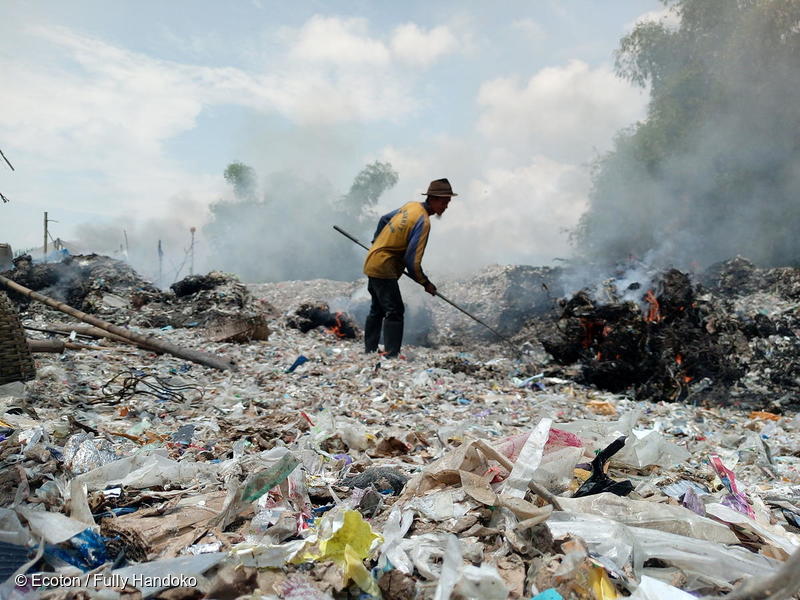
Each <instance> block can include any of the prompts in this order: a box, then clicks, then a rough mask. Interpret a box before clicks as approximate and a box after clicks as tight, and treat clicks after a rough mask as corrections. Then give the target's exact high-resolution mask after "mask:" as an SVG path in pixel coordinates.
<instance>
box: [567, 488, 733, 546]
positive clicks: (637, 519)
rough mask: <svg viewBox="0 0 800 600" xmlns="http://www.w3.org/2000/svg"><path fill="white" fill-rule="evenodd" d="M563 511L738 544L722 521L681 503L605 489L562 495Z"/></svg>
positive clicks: (711, 540)
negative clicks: (582, 494)
mask: <svg viewBox="0 0 800 600" xmlns="http://www.w3.org/2000/svg"><path fill="white" fill-rule="evenodd" d="M559 502H561V506H562V507H563V508H564V510H567V511H569V512H574V513H585V514H593V515H598V516H601V517H607V518H609V519H614V520H615V521H619V522H620V523H624V524H625V525H633V526H636V527H645V528H647V529H658V530H659V531H664V532H667V533H675V534H677V535H685V536H689V537H693V538H696V539H699V540H708V541H710V542H718V543H720V544H736V543H738V541H739V540H738V538H737V537H736V535H735V534H734V533H733V532H732V531H731V530H730V528H728V527H726V526H725V525H723V524H722V523H719V522H717V521H713V520H712V519H707V518H704V517H700V516H698V515H696V514H695V513H693V512H692V511H690V510H689V509H687V508H684V507H682V506H674V505H671V504H660V503H656V502H648V501H647V500H631V499H629V498H625V499H623V498H620V497H619V496H617V495H615V494H612V493H608V492H603V493H602V494H597V495H592V496H587V497H584V498H559Z"/></svg>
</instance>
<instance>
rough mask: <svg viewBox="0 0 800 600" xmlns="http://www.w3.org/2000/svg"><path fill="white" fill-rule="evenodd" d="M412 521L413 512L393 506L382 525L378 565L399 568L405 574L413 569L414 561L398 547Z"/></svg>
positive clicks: (381, 567)
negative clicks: (381, 541) (381, 542)
mask: <svg viewBox="0 0 800 600" xmlns="http://www.w3.org/2000/svg"><path fill="white" fill-rule="evenodd" d="M413 522H414V513H413V512H411V511H410V510H406V511H404V510H402V509H401V508H400V507H399V506H393V507H392V512H391V513H389V518H388V519H387V520H386V524H385V525H384V527H383V544H381V547H380V559H379V560H378V567H379V568H380V569H381V570H386V569H388V568H389V567H394V568H396V569H399V570H400V571H402V572H403V573H405V574H406V575H411V573H412V572H413V571H414V563H412V562H411V559H410V558H408V555H407V554H406V553H405V552H404V551H403V549H402V548H401V547H400V542H401V540H402V539H403V538H404V537H405V536H406V534H407V533H408V530H409V529H410V528H411V524H412V523H413Z"/></svg>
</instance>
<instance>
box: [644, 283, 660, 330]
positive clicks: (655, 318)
mask: <svg viewBox="0 0 800 600" xmlns="http://www.w3.org/2000/svg"><path fill="white" fill-rule="evenodd" d="M644 299H645V300H646V301H647V303H648V304H649V305H650V308H649V309H648V311H647V316H646V317H645V318H644V320H645V321H647V322H648V323H658V322H659V321H660V320H661V307H659V305H658V299H657V298H656V295H655V294H654V293H653V290H647V293H646V294H645V295H644Z"/></svg>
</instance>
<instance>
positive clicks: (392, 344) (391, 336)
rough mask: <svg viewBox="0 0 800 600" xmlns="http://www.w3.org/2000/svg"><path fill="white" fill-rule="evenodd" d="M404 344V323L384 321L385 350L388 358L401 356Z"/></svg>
mask: <svg viewBox="0 0 800 600" xmlns="http://www.w3.org/2000/svg"><path fill="white" fill-rule="evenodd" d="M402 343H403V322H402V321H389V320H388V319H384V321H383V349H384V350H386V357H387V358H394V357H396V356H398V355H399V354H400V346H401V345H402Z"/></svg>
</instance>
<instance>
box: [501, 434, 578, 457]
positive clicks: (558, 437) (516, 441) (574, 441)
mask: <svg viewBox="0 0 800 600" xmlns="http://www.w3.org/2000/svg"><path fill="white" fill-rule="evenodd" d="M530 435H531V432H530V431H529V432H527V433H519V434H517V435H512V436H511V437H507V438H505V439H502V440H500V441H499V442H498V443H497V444H493V446H494V447H495V449H497V451H499V452H500V453H502V454H504V455H505V456H507V457H508V458H509V459H511V460H512V461H515V460H517V458H519V453H520V452H521V451H522V447H523V446H524V445H525V442H527V441H528V438H529V437H530ZM567 446H573V447H575V448H583V442H582V441H581V439H580V438H579V437H578V436H577V435H575V434H574V433H570V432H568V431H562V430H561V429H556V428H555V427H551V428H550V433H549V434H548V436H547V443H546V444H545V445H544V453H545V454H547V453H548V452H552V451H553V450H558V449H559V448H566V447H567Z"/></svg>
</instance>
